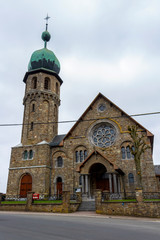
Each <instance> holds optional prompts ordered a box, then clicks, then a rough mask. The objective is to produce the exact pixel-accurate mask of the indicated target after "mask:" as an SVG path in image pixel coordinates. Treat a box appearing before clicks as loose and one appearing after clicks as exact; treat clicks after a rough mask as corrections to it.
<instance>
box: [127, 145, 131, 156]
mask: <svg viewBox="0 0 160 240" xmlns="http://www.w3.org/2000/svg"><path fill="white" fill-rule="evenodd" d="M126 151H127V158H128V159H130V158H131V151H130V147H129V146H127V147H126Z"/></svg>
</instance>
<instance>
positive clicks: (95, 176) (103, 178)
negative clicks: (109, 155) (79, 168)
mask: <svg viewBox="0 0 160 240" xmlns="http://www.w3.org/2000/svg"><path fill="white" fill-rule="evenodd" d="M89 173H90V188H91V196H94V195H95V190H96V189H101V190H102V191H104V190H106V191H109V176H108V174H107V169H106V167H105V166H104V165H103V164H101V163H95V164H93V165H92V166H91V168H90V171H89Z"/></svg>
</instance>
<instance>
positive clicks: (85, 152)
mask: <svg viewBox="0 0 160 240" xmlns="http://www.w3.org/2000/svg"><path fill="white" fill-rule="evenodd" d="M86 158H87V150H84V159H86Z"/></svg>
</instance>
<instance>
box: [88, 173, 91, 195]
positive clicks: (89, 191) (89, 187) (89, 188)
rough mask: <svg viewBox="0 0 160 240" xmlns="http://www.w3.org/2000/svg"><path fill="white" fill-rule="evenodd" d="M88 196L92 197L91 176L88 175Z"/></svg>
mask: <svg viewBox="0 0 160 240" xmlns="http://www.w3.org/2000/svg"><path fill="white" fill-rule="evenodd" d="M88 196H89V197H91V186H90V176H89V175H88Z"/></svg>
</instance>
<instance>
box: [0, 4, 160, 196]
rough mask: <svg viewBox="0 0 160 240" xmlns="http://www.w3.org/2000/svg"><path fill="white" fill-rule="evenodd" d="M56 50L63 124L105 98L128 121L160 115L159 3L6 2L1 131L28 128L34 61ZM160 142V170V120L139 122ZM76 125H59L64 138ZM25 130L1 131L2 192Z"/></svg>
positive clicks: (159, 151) (0, 8) (0, 46)
mask: <svg viewBox="0 0 160 240" xmlns="http://www.w3.org/2000/svg"><path fill="white" fill-rule="evenodd" d="M47 13H48V15H49V16H50V17H51V18H50V19H49V27H48V30H49V32H50V34H51V40H50V42H49V43H48V48H49V49H50V50H52V51H53V52H54V53H55V55H56V56H57V58H58V59H59V61H60V63H61V71H60V74H59V75H60V77H61V78H62V80H63V85H62V86H61V106H60V109H59V120H60V121H61V120H73V119H74V120H76V119H78V118H79V117H80V116H81V115H82V113H83V112H84V111H85V109H86V108H87V107H88V105H89V104H90V103H91V102H92V101H93V99H94V98H95V97H96V96H97V94H98V93H99V92H101V93H102V94H103V95H105V96H106V97H107V98H109V99H110V100H111V101H112V102H114V103H115V104H116V105H118V106H119V107H120V108H121V109H123V110H124V111H125V112H127V113H128V114H138V113H149V112H160V67H159V65H160V1H159V0H152V1H150V0H134V1H128V0H112V1H111V0H58V1H55V0H45V1H39V0H23V1H20V0H14V1H12V0H7V1H2V0H0V23H1V38H0V52H1V54H0V124H10V123H22V120H23V104H22V102H23V97H24V90H25V84H24V83H23V77H24V75H25V73H26V72H27V67H28V63H29V60H30V57H31V54H32V53H33V52H34V51H35V50H38V49H41V48H43V41H42V40H41V34H42V32H43V31H44V29H45V20H44V18H45V17H46V15H47ZM135 119H136V121H138V122H139V123H140V124H142V125H143V126H144V127H145V128H147V129H148V130H149V131H151V132H152V133H153V134H154V136H155V138H154V152H153V161H154V164H160V120H159V119H160V114H156V115H149V116H143V117H142V116H141V117H135ZM71 126H72V124H59V134H63V133H67V132H68V131H69V129H70V128H71ZM21 128H22V127H21V126H16V127H13V126H8V127H4V126H0V192H3V193H5V192H6V185H7V177H8V167H9V162H10V154H11V147H13V146H16V145H17V144H19V143H20V141H21Z"/></svg>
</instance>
